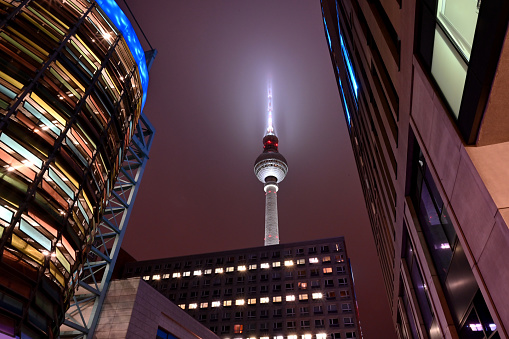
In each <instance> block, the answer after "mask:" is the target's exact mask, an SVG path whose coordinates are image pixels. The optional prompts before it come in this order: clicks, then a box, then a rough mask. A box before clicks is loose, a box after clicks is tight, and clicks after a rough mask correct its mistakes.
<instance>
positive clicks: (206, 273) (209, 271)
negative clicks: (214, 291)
mask: <svg viewBox="0 0 509 339" xmlns="http://www.w3.org/2000/svg"><path fill="white" fill-rule="evenodd" d="M203 274H205V275H209V274H212V269H211V268H209V269H208V270H205V271H203Z"/></svg>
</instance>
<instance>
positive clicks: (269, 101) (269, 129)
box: [266, 81, 274, 134]
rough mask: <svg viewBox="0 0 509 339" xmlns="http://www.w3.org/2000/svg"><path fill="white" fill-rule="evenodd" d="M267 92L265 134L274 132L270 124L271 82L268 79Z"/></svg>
mask: <svg viewBox="0 0 509 339" xmlns="http://www.w3.org/2000/svg"><path fill="white" fill-rule="evenodd" d="M267 92H268V100H267V101H268V104H267V113H268V121H267V133H266V134H274V127H273V126H272V83H271V82H270V81H269V84H268V85H267Z"/></svg>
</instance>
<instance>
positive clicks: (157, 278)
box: [152, 274, 161, 280]
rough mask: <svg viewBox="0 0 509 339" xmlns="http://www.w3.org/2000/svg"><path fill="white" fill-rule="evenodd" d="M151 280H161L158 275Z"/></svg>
mask: <svg viewBox="0 0 509 339" xmlns="http://www.w3.org/2000/svg"><path fill="white" fill-rule="evenodd" d="M152 280H161V276H160V275H159V274H156V275H153V276H152Z"/></svg>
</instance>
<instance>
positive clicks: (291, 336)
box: [288, 324, 297, 339]
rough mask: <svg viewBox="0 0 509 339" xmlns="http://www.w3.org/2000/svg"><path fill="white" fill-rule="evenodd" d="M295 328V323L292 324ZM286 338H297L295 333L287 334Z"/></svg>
mask: <svg viewBox="0 0 509 339" xmlns="http://www.w3.org/2000/svg"><path fill="white" fill-rule="evenodd" d="M293 326H294V328H295V324H294V325H293ZM288 339H297V336H296V335H295V334H292V335H289V336H288Z"/></svg>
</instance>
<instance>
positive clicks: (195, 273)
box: [193, 270, 201, 276]
mask: <svg viewBox="0 0 509 339" xmlns="http://www.w3.org/2000/svg"><path fill="white" fill-rule="evenodd" d="M193 275H194V276H197V275H201V270H197V271H194V272H193Z"/></svg>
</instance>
